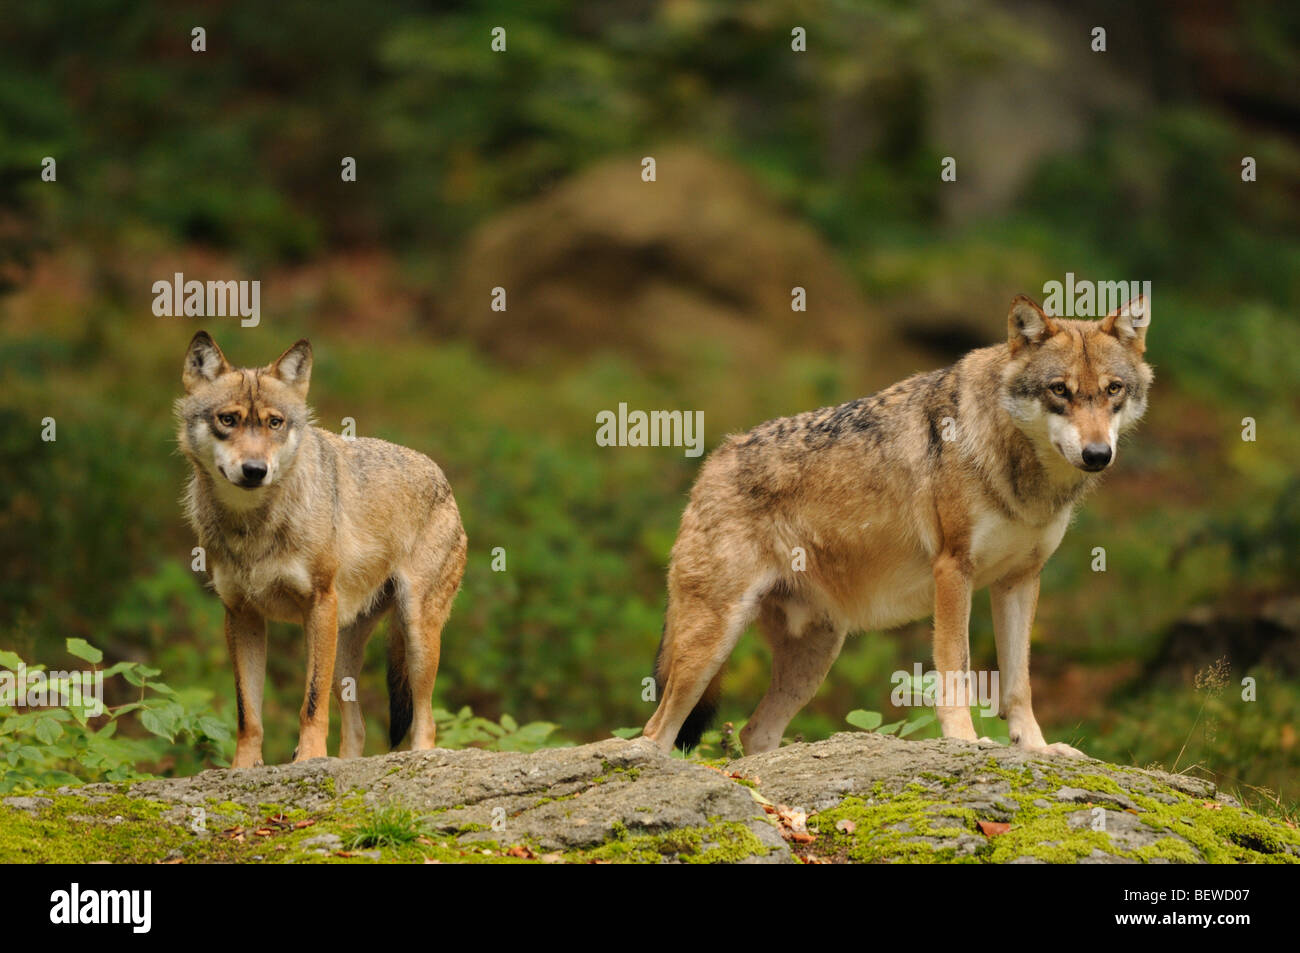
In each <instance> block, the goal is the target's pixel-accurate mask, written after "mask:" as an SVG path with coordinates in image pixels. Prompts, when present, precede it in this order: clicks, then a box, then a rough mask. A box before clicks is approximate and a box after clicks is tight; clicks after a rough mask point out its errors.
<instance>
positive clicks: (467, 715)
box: [433, 706, 566, 751]
mask: <svg viewBox="0 0 1300 953" xmlns="http://www.w3.org/2000/svg"><path fill="white" fill-rule="evenodd" d="M433 718H434V721H435V722H436V723H437V725H438V745H439V746H440V747H443V748H486V749H487V750H489V751H536V750H537V749H538V748H554V747H563V746H565V744H566V742H561V741H557V740H555V739H553V738H552V737H551V736H552V734H553V733H554V732H555V729H556V728H558V727H559V726H558V725H553V724H551V723H550V722H548V721H534V722H529V723H528V724H526V725H521V724H519V723H518V722H517V721H515V720H514V719H513V718H511V717H510V716H509V715H502V716H501V719H500V721H491V720H489V719H487V718H479V717H477V716H476V715H475V714H474V713H473V712H472V711H470V709H469V706H465V707H464V708H461V709H460V710H459V711H458V712H456V713H455V714H452V713H451V712H448V711H444V710H443V709H441V708H435V709H434V710H433Z"/></svg>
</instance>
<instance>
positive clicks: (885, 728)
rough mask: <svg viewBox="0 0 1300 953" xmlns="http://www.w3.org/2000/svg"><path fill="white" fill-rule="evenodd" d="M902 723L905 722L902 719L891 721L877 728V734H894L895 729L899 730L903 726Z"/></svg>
mask: <svg viewBox="0 0 1300 953" xmlns="http://www.w3.org/2000/svg"><path fill="white" fill-rule="evenodd" d="M902 724H903V723H902V722H901V721H891V722H890V723H889V724H887V725H881V726H880V727H879V728H877V729H876V734H878V735H892V734H893V733H894V732H895V731H897V730H898V729H899V728H900V727H902Z"/></svg>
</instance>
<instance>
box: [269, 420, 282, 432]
mask: <svg viewBox="0 0 1300 953" xmlns="http://www.w3.org/2000/svg"><path fill="white" fill-rule="evenodd" d="M266 425H267V426H268V427H270V428H271V429H272V430H279V429H280V428H281V427H283V426H284V418H283V417H271V418H269V419H268V420H267V421H266Z"/></svg>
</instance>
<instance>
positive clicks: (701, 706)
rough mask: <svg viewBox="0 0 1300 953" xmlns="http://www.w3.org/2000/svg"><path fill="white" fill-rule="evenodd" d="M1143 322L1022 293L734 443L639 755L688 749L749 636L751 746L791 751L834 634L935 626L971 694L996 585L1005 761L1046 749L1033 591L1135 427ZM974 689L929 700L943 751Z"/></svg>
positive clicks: (679, 603) (695, 510) (951, 669)
mask: <svg viewBox="0 0 1300 953" xmlns="http://www.w3.org/2000/svg"><path fill="white" fill-rule="evenodd" d="M1150 320H1151V318H1150V310H1149V304H1148V303H1147V302H1146V301H1145V300H1144V299H1142V298H1140V297H1139V298H1137V299H1135V300H1133V301H1131V302H1129V303H1128V304H1126V305H1124V306H1123V307H1121V308H1117V309H1116V310H1115V311H1113V312H1111V313H1110V314H1109V315H1107V316H1106V317H1105V318H1104V319H1102V320H1100V321H1067V320H1064V319H1061V318H1053V317H1050V316H1048V315H1047V314H1045V313H1044V312H1043V311H1042V309H1041V308H1039V307H1038V305H1037V304H1035V303H1034V302H1033V301H1031V300H1029V299H1028V298H1026V297H1024V296H1023V295H1021V296H1019V297H1017V298H1016V299H1015V300H1014V301H1013V302H1012V304H1011V310H1010V313H1009V315H1008V318H1007V324H1008V327H1007V340H1006V341H1005V342H1003V343H1002V344H998V345H994V346H993V347H986V348H980V349H979V350H976V351H972V352H971V353H969V354H967V355H966V356H965V357H964V358H962V359H961V360H960V361H958V362H957V363H956V364H955V365H953V366H952V367H949V368H945V369H944V370H940V371H932V372H931V373H928V374H918V375H916V376H915V377H910V378H908V379H907V380H905V381H902V382H901V383H898V384H895V385H894V386H892V387H889V388H886V389H885V390H883V391H881V392H880V393H878V394H876V395H874V396H872V397H863V398H860V399H858V400H854V401H850V402H849V403H847V404H843V405H841V406H839V407H827V408H824V409H822V410H817V411H812V412H810V413H805V414H800V415H798V416H796V417H787V418H785V419H783V420H773V421H770V422H768V423H766V424H761V425H760V426H758V427H755V428H754V429H753V430H751V431H750V432H749V433H746V434H741V435H739V436H733V437H730V438H729V439H728V440H727V441H726V442H725V443H724V444H723V445H722V447H720V448H719V449H718V450H717V451H716V452H714V453H713V455H712V456H710V457H709V459H708V460H707V461H706V462H705V464H704V466H703V468H702V469H701V471H700V476H699V479H697V480H696V482H695V488H694V489H693V490H692V491H691V500H690V503H689V504H688V505H687V507H686V512H685V513H684V514H683V515H682V526H681V531H680V532H679V533H678V535H677V542H676V544H675V545H674V546H673V553H672V562H671V565H670V567H669V570H668V615H667V620H666V622H665V625H664V636H663V641H662V642H661V643H660V646H659V657H658V658H657V659H656V661H655V677H656V680H657V682H658V683H659V686H660V690H661V694H660V701H659V707H658V709H657V710H656V711H655V713H654V715H653V716H652V717H651V718H650V721H649V722H648V723H647V724H646V726H645V732H644V734H645V737H647V738H650V739H652V740H653V741H654V742H655V743H656V744H658V745H659V746H660V747H662V748H664V749H665V750H668V749H671V748H672V746H673V744H674V743H676V744H677V745H678V746H679V747H684V748H689V747H693V746H694V745H696V744H697V743H698V742H699V740H700V735H701V733H702V732H703V731H704V728H705V726H706V725H707V723H708V720H709V717H710V716H711V715H712V712H713V710H714V708H715V707H716V705H717V699H718V693H719V688H720V685H721V681H722V666H723V664H724V663H725V662H726V660H727V657H728V656H729V655H730V654H731V651H732V649H733V648H734V647H735V645H736V641H737V640H738V639H739V638H740V635H741V633H742V632H743V631H744V630H745V627H746V626H747V625H749V623H750V622H751V621H752V620H753V619H755V618H757V619H758V623H759V629H760V631H761V632H762V634H763V636H764V638H765V639H766V640H767V642H768V643H769V644H770V645H771V647H772V680H771V684H770V685H769V687H768V690H767V694H766V695H764V697H763V700H762V702H760V703H759V706H758V709H757V710H756V711H755V712H754V714H753V716H752V717H751V718H750V720H749V722H748V724H746V725H745V727H744V730H742V731H741V733H740V737H741V742H742V743H743V745H744V748H745V752H746V753H747V754H753V753H756V752H762V751H769V750H771V749H772V748H775V747H777V745H779V744H780V743H781V736H782V734H783V732H784V731H785V728H786V726H787V725H788V724H789V723H790V719H791V718H793V717H794V715H795V714H796V713H797V712H798V711H799V709H801V708H802V707H803V706H804V705H806V704H807V703H808V702H809V700H811V699H812V697H813V695H814V694H815V693H816V691H817V689H818V687H819V686H820V685H821V683H822V680H823V679H824V678H825V677H826V674H827V672H829V671H830V668H831V664H832V663H833V662H834V661H835V658H836V656H838V655H839V652H840V647H841V646H842V645H843V644H844V637H845V634H846V633H848V632H851V631H855V630H872V629H888V628H892V627H894V626H897V625H901V624H902V623H905V622H910V621H912V620H913V619H918V618H921V617H923V616H925V615H927V614H930V613H933V615H934V661H935V668H936V669H937V670H938V671H939V673H940V674H941V675H942V676H943V684H944V685H955V686H964V685H967V684H968V683H966V682H965V678H966V673H967V672H968V670H969V665H970V645H969V636H968V626H969V622H970V610H971V594H972V592H974V591H975V590H978V589H983V588H985V587H987V588H988V589H989V590H990V593H991V596H992V604H993V629H994V634H995V636H996V640H997V655H998V666H999V670H1000V679H999V682H1000V686H999V687H1000V694H1001V698H1000V699H999V700H998V701H999V703H1000V704H999V710H1000V713H1001V715H1002V717H1004V718H1006V719H1007V722H1008V728H1009V734H1010V738H1011V741H1012V743H1013V744H1016V745H1018V746H1020V747H1022V748H1028V749H1031V750H1038V751H1046V752H1049V753H1054V754H1066V755H1078V754H1079V752H1078V751H1077V750H1076V749H1074V748H1072V747H1070V746H1069V745H1066V744H1060V743H1058V744H1054V745H1049V744H1048V743H1047V742H1046V741H1045V740H1044V738H1043V733H1042V731H1041V730H1040V729H1039V726H1038V721H1037V720H1036V719H1035V717H1034V711H1033V706H1032V702H1031V699H1030V690H1029V633H1030V629H1031V627H1032V626H1033V622H1034V609H1035V607H1036V606H1037V603H1038V577H1039V572H1040V571H1041V570H1042V568H1043V564H1044V563H1045V562H1047V559H1048V557H1050V556H1051V555H1052V553H1053V552H1054V551H1055V550H1056V547H1057V546H1058V545H1059V544H1060V542H1061V537H1062V536H1063V535H1064V534H1065V529H1066V527H1067V526H1068V525H1069V522H1070V516H1071V514H1072V513H1073V511H1074V507H1075V504H1076V503H1077V502H1078V501H1079V500H1080V499H1081V498H1082V497H1083V496H1084V494H1085V493H1087V492H1088V490H1090V489H1091V488H1092V487H1093V486H1094V485H1095V484H1096V483H1097V482H1098V481H1099V480H1100V478H1101V477H1100V475H1101V472H1102V471H1103V470H1105V469H1106V468H1107V467H1109V466H1110V465H1111V463H1112V462H1114V459H1115V454H1116V452H1117V442H1118V440H1119V436H1120V434H1121V433H1123V432H1124V431H1126V430H1128V429H1129V428H1130V427H1132V426H1133V425H1134V424H1136V423H1137V421H1138V419H1139V418H1140V417H1141V416H1142V413H1143V411H1144V410H1145V409H1146V406H1147V394H1148V391H1149V389H1150V387H1151V381H1152V377H1153V375H1152V371H1151V368H1150V367H1149V366H1148V365H1147V363H1146V362H1145V360H1144V359H1143V356H1142V355H1143V352H1144V351H1145V350H1146V330H1147V325H1148V324H1149V323H1150ZM968 700H969V695H968V694H967V689H966V688H959V689H958V690H957V691H955V692H950V693H947V694H944V695H942V696H941V698H940V701H939V703H938V704H937V705H936V714H937V715H938V720H939V724H940V727H941V728H942V730H943V734H944V736H945V737H949V738H960V739H965V740H968V741H974V740H976V738H975V728H974V724H973V722H972V720H971V715H970V708H969V707H968Z"/></svg>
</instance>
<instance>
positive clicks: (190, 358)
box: [181, 331, 230, 394]
mask: <svg viewBox="0 0 1300 953" xmlns="http://www.w3.org/2000/svg"><path fill="white" fill-rule="evenodd" d="M228 370H230V365H229V364H228V363H227V362H226V355H224V354H222V353H221V348H219V347H217V342H216V341H214V340H212V335H210V334H208V332H207V331H200V332H199V333H198V334H196V335H194V337H192V338H190V346H189V350H187V351H186V352H185V366H184V368H182V370H181V383H182V384H184V385H185V393H187V394H192V393H194V391H196V390H197V389H198V388H200V387H202V386H203V385H204V384H206V383H208V382H209V381H214V380H216V379H217V378H218V377H220V376H221V375H222V374H224V373H226V371H228Z"/></svg>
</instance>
